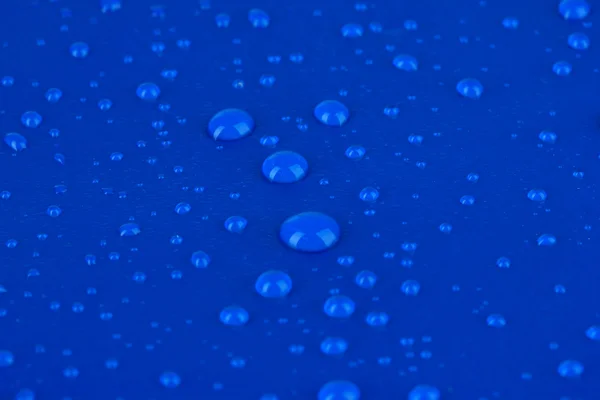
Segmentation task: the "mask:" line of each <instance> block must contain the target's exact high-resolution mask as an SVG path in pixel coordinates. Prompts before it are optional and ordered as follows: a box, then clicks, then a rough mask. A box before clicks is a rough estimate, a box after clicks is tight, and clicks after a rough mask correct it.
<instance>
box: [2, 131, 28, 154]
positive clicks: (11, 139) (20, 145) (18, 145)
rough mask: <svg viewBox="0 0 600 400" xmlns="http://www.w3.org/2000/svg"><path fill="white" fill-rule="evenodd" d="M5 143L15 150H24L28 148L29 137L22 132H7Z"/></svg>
mask: <svg viewBox="0 0 600 400" xmlns="http://www.w3.org/2000/svg"><path fill="white" fill-rule="evenodd" d="M4 143H6V145H7V146H8V147H10V148H11V149H13V150H14V151H23V150H25V149H26V148H27V139H25V136H23V135H21V134H20V133H15V132H11V133H7V134H6V135H4Z"/></svg>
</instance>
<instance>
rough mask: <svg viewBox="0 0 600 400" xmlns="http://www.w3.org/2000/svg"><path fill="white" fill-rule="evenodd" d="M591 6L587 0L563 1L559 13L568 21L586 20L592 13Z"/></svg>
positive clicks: (559, 6)
mask: <svg viewBox="0 0 600 400" xmlns="http://www.w3.org/2000/svg"><path fill="white" fill-rule="evenodd" d="M590 8H591V7H590V4H589V3H588V2H587V1H586V0H562V1H561V2H560V3H559V4H558V12H559V13H560V15H562V16H563V18H564V19H566V20H580V19H584V18H585V17H587V16H588V14H589V13H590Z"/></svg>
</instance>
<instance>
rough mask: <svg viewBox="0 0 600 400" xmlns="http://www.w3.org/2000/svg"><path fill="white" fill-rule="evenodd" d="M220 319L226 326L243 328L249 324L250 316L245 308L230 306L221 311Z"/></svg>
mask: <svg viewBox="0 0 600 400" xmlns="http://www.w3.org/2000/svg"><path fill="white" fill-rule="evenodd" d="M219 319H220V320H221V322H222V323H223V324H224V325H229V326H242V325H246V324H247V323H248V320H249V319H250V314H248V311H246V309H244V308H243V307H240V306H228V307H225V308H224V309H223V310H222V311H221V313H220V314H219Z"/></svg>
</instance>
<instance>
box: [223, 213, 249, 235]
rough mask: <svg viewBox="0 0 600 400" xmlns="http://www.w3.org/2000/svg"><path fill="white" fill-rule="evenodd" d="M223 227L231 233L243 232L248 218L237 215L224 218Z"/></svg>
mask: <svg viewBox="0 0 600 400" xmlns="http://www.w3.org/2000/svg"><path fill="white" fill-rule="evenodd" d="M224 225H225V229H227V230H228V231H229V232H231V233H243V232H244V229H246V226H247V225H248V220H247V219H246V218H244V217H240V216H239V215H233V216H231V217H229V218H227V219H226V220H225V224H224Z"/></svg>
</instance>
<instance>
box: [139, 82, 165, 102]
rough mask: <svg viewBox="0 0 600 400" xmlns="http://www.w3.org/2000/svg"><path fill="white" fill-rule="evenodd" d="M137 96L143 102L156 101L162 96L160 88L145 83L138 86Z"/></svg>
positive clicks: (153, 84)
mask: <svg viewBox="0 0 600 400" xmlns="http://www.w3.org/2000/svg"><path fill="white" fill-rule="evenodd" d="M135 94H136V95H137V97H139V98H140V99H142V100H145V101H154V100H156V99H158V96H160V88H159V87H158V85H157V84H155V83H152V82H144V83H142V84H140V85H139V86H138V88H137V90H136V92H135Z"/></svg>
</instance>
